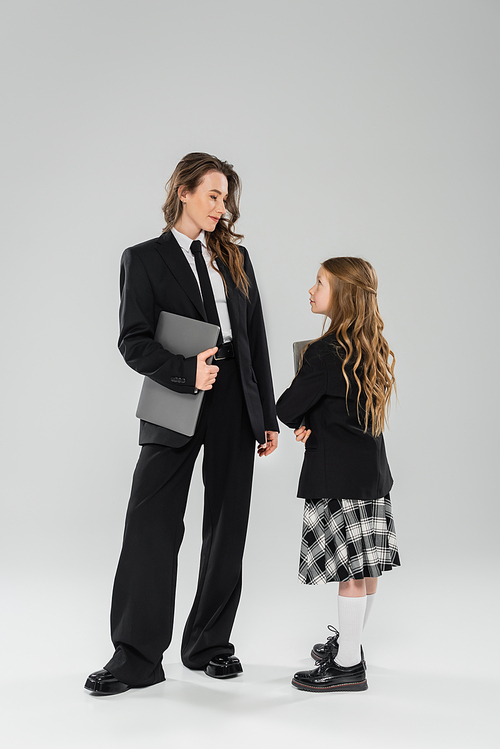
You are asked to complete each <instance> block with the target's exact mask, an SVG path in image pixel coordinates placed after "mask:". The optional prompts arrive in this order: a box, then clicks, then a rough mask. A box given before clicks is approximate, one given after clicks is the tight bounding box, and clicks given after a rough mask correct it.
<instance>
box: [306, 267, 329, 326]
mask: <svg viewBox="0 0 500 749" xmlns="http://www.w3.org/2000/svg"><path fill="white" fill-rule="evenodd" d="M309 294H310V297H311V299H310V304H311V311H312V312H314V314H316V315H327V314H328V312H329V311H330V309H331V306H332V290H331V288H330V282H329V281H328V277H327V275H326V271H325V270H324V269H323V268H320V269H319V271H318V275H317V276H316V283H315V284H314V286H312V287H311V288H310V289H309Z"/></svg>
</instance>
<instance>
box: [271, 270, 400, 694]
mask: <svg viewBox="0 0 500 749" xmlns="http://www.w3.org/2000/svg"><path fill="white" fill-rule="evenodd" d="M309 294H310V297H311V299H310V304H311V309H312V312H314V313H315V314H317V315H326V317H327V318H329V320H330V325H329V327H328V330H327V331H326V333H324V334H323V335H322V336H321V337H320V338H318V339H316V340H315V341H313V342H312V343H310V344H309V345H308V346H307V348H306V349H305V351H304V353H303V356H302V362H301V366H300V367H299V371H298V373H297V375H296V377H295V379H294V380H293V382H292V384H291V386H290V387H289V388H288V389H287V390H285V392H284V393H283V395H282V396H281V397H280V399H279V400H278V403H277V412H278V417H279V419H280V420H281V421H283V422H284V423H285V424H287V426H289V427H291V428H292V429H294V430H295V437H296V439H297V441H298V442H303V443H304V444H305V456H304V462H303V466H302V471H301V475H300V480H299V490H298V496H299V497H303V498H305V507H304V524H303V535H302V547H301V553H300V568H299V579H300V581H301V582H303V583H305V584H307V585H315V584H317V583H326V582H338V583H339V597H338V616H339V630H340V632H338V631H337V630H336V629H334V628H333V627H331V628H330V629H331V630H332V631H333V635H332V636H331V637H329V638H328V640H327V642H326V643H324V644H317V645H315V646H314V647H313V650H312V656H313V657H315V658H316V660H317V661H319V662H318V663H317V664H316V665H317V667H316V668H315V669H313V670H312V671H301V672H299V673H296V674H295V676H294V677H293V680H292V684H294V686H296V687H298V688H299V689H303V690H305V691H309V692H346V691H349V692H358V691H363V690H365V689H367V688H368V685H367V681H366V665H365V661H364V657H363V653H362V648H361V633H362V630H363V626H364V624H366V621H367V618H368V615H369V613H370V610H371V608H372V605H373V600H374V596H375V591H376V589H377V578H378V577H379V576H380V575H381V574H382V572H384V571H385V570H390V569H391V568H392V567H395V566H399V564H400V562H399V555H398V549H397V542H396V536H395V531H394V523H393V519H392V511H391V503H390V498H389V491H390V489H391V487H392V476H391V472H390V469H389V465H388V463H387V458H386V454H385V447H384V438H383V436H382V431H383V428H384V426H385V423H386V418H387V410H388V405H389V399H390V396H391V392H392V390H393V388H395V380H394V363H395V362H394V355H393V353H392V351H391V350H390V349H389V345H388V343H387V341H386V340H385V338H384V336H383V335H382V330H383V327H384V325H383V322H382V318H381V317H380V313H379V310H378V304H377V276H376V273H375V271H374V269H373V268H372V266H371V265H370V263H368V262H366V261H365V260H361V259H360V258H356V257H336V258H331V259H330V260H326V261H325V262H324V263H322V264H321V267H320V270H319V272H318V276H317V279H316V283H315V285H314V286H313V287H312V288H311V289H310V290H309Z"/></svg>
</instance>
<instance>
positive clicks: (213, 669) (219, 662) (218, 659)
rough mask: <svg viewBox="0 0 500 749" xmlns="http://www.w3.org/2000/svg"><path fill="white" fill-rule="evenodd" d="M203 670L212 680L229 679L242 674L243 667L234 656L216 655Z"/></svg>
mask: <svg viewBox="0 0 500 749" xmlns="http://www.w3.org/2000/svg"><path fill="white" fill-rule="evenodd" d="M204 670H205V673H206V675H207V676H211V677H212V678H213V679H229V678H231V677H233V676H238V674H241V673H243V666H242V665H241V662H240V659H239V658H237V657H236V656H235V655H216V656H215V657H214V658H212V659H211V661H210V662H209V663H207V665H206V666H205V669H204Z"/></svg>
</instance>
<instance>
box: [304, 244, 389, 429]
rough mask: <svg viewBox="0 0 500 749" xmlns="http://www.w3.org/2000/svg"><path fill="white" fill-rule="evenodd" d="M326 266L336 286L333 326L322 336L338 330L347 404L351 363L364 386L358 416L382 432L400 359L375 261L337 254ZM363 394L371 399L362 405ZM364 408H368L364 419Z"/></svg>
mask: <svg viewBox="0 0 500 749" xmlns="http://www.w3.org/2000/svg"><path fill="white" fill-rule="evenodd" d="M321 267H322V268H323V269H324V270H325V272H326V275H327V277H328V280H329V282H330V288H331V291H332V295H331V308H330V310H329V312H328V317H329V318H330V326H329V328H328V330H327V331H326V332H325V333H323V335H322V336H321V338H326V337H327V336H329V335H332V334H333V335H334V336H335V338H336V341H337V342H338V345H340V347H341V348H342V351H340V352H339V353H340V354H341V356H342V372H343V375H344V378H345V381H346V384H347V389H346V405H347V395H348V393H349V388H350V382H349V377H348V375H347V371H346V366H347V364H349V365H350V366H351V367H352V374H353V377H354V380H355V382H356V385H357V388H358V394H357V400H356V403H357V414H358V421H359V423H360V424H362V423H363V422H364V428H365V432H367V431H368V429H370V431H371V432H372V434H373V435H374V436H375V437H376V436H378V435H379V434H381V433H382V432H383V430H384V427H385V425H386V423H387V417H388V411H389V402H390V398H391V394H392V391H393V390H394V392H396V380H395V378H394V366H395V363H396V360H395V357H394V354H393V352H392V351H391V349H390V348H389V344H388V343H387V341H386V340H385V338H384V336H383V335H382V331H383V329H384V323H383V321H382V318H381V316H380V312H379V308H378V302H377V287H378V279H377V274H376V273H375V270H374V268H373V267H372V266H371V265H370V263H369V262H367V261H366V260H362V259H361V258H358V257H332V258H330V259H329V260H325V261H324V262H323V263H321ZM318 340H319V339H318ZM338 345H337V344H336V346H337V349H338ZM362 394H364V396H365V398H366V402H365V403H364V404H363V405H362V406H361V403H360V398H361V395H362ZM361 411H364V419H363V422H362V420H361V417H360V412H361Z"/></svg>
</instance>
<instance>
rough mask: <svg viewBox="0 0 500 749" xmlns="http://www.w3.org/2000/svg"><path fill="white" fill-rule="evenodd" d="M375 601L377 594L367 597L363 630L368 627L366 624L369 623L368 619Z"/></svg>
mask: <svg viewBox="0 0 500 749" xmlns="http://www.w3.org/2000/svg"><path fill="white" fill-rule="evenodd" d="M374 600H375V593H370V595H367V596H366V609H365V618H364V620H363V629H364V628H365V627H366V622H367V621H368V617H369V616H370V612H371V610H372V607H373V602H374Z"/></svg>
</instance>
